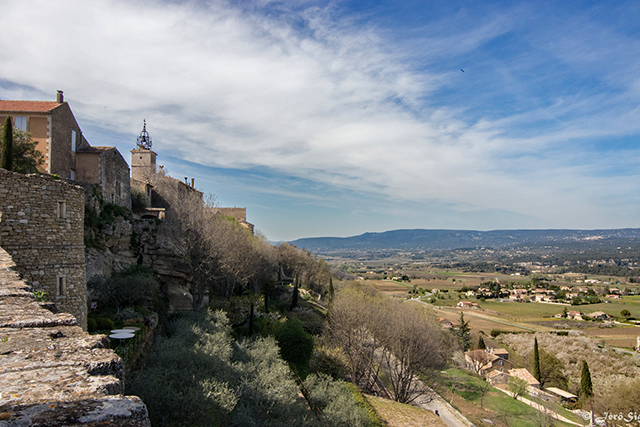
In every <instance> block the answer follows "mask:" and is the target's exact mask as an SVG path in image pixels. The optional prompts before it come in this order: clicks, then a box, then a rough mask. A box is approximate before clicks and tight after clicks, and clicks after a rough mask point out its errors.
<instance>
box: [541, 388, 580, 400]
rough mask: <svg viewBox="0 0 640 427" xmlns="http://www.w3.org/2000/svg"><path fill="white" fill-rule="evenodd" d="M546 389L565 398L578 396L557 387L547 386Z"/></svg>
mask: <svg viewBox="0 0 640 427" xmlns="http://www.w3.org/2000/svg"><path fill="white" fill-rule="evenodd" d="M546 390H547V391H550V392H551V393H553V394H557V395H558V396H561V397H564V398H565V399H577V398H578V396H576V395H575V394H571V393H569V392H568V391H564V390H561V389H559V388H557V387H547V388H546Z"/></svg>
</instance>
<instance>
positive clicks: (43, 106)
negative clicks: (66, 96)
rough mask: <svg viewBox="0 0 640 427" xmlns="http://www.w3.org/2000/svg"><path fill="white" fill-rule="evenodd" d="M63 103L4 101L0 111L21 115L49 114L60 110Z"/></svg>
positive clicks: (1, 103) (0, 102)
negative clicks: (57, 109)
mask: <svg viewBox="0 0 640 427" xmlns="http://www.w3.org/2000/svg"><path fill="white" fill-rule="evenodd" d="M60 105H62V104H61V103H58V102H55V101H2V100H0V111H2V112H20V113H48V112H49V111H51V110H54V109H56V108H58V107H59V106H60Z"/></svg>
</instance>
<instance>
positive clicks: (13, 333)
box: [0, 248, 150, 427]
mask: <svg viewBox="0 0 640 427" xmlns="http://www.w3.org/2000/svg"><path fill="white" fill-rule="evenodd" d="M30 290H31V288H30V287H29V286H28V285H27V284H26V283H25V282H24V281H22V280H20V277H19V275H18V273H17V272H16V271H15V264H14V263H13V261H12V260H11V257H10V256H9V254H8V253H7V252H6V251H5V250H3V249H2V248H0V384H1V386H0V427H9V426H24V427H28V426H40V427H62V426H105V425H109V426H113V427H125V426H126V427H128V426H131V427H133V426H140V427H148V426H150V423H149V418H148V413H147V408H146V406H145V405H144V403H143V402H142V401H141V400H140V399H139V398H138V397H135V396H123V392H124V364H123V362H122V359H120V357H118V356H117V355H116V354H115V353H114V352H113V351H112V350H109V349H107V348H105V346H106V344H107V343H108V338H107V337H106V336H104V335H88V334H87V333H85V332H83V331H82V329H81V328H80V327H78V326H77V323H76V320H75V319H74V317H73V316H71V315H70V314H66V313H62V314H54V313H52V312H51V311H49V310H47V309H46V308H45V307H46V306H47V304H46V303H45V304H39V303H37V302H36V301H35V299H34V296H33V294H32V293H31V292H30ZM49 305H50V304H49Z"/></svg>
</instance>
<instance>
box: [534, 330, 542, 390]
mask: <svg viewBox="0 0 640 427" xmlns="http://www.w3.org/2000/svg"><path fill="white" fill-rule="evenodd" d="M533 377H534V378H535V379H536V380H538V382H540V351H539V350H538V337H536V338H535V341H534V342H533Z"/></svg>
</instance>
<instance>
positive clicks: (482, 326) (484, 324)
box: [434, 309, 524, 335]
mask: <svg viewBox="0 0 640 427" xmlns="http://www.w3.org/2000/svg"><path fill="white" fill-rule="evenodd" d="M434 311H435V312H436V316H438V317H444V318H445V319H447V320H449V321H450V322H453V323H455V324H456V325H457V324H458V323H460V314H459V313H452V312H450V311H444V310H438V309H434ZM474 311H475V310H474ZM468 313H470V311H466V312H465V317H464V320H465V321H466V322H469V327H470V328H471V333H473V334H478V333H479V332H480V331H482V332H484V333H485V334H486V335H489V334H490V333H491V330H492V329H500V330H502V331H515V332H522V331H524V329H522V328H518V327H516V326H508V325H504V324H502V323H497V322H494V321H492V320H491V319H486V318H482V319H481V318H478V317H472V316H469V315H468ZM471 314H476V313H471ZM478 314H481V313H480V312H478Z"/></svg>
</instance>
